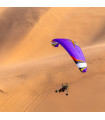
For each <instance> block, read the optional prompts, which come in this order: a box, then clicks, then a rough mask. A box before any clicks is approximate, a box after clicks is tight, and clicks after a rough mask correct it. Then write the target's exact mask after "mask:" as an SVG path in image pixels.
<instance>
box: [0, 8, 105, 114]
mask: <svg viewBox="0 0 105 120" xmlns="http://www.w3.org/2000/svg"><path fill="white" fill-rule="evenodd" d="M104 11H105V8H0V66H1V67H0V111H1V112H3V111H5V112H7V111H10V112H11V111H13V112H15V111H22V112H23V111H27V112H33V111H38V112H50V111H52V112H56V111H58V112H59V111H60V112H62V111H64V112H74V111H75V112H78V111H81V112H85V111H104V112H105V53H104V52H105V41H104V39H105V34H104V32H105V12H104ZM54 38H70V39H72V40H74V41H76V42H77V43H78V44H79V45H80V46H81V48H82V50H83V53H84V55H85V57H86V61H87V65H88V70H87V72H86V73H84V74H83V73H81V72H80V71H79V70H78V68H77V67H76V65H75V63H74V62H73V60H72V59H71V58H70V56H69V55H68V53H67V52H66V51H65V50H64V49H63V48H62V47H61V46H59V48H54V47H52V45H51V43H50V42H51V40H52V39H54ZM66 82H68V84H69V92H68V93H69V95H68V96H66V95H65V93H55V92H54V91H55V90H56V89H57V88H59V87H60V86H61V84H62V83H66Z"/></svg>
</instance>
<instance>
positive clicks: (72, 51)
mask: <svg viewBox="0 0 105 120" xmlns="http://www.w3.org/2000/svg"><path fill="white" fill-rule="evenodd" d="M51 43H52V45H53V46H54V47H58V46H59V44H60V45H62V46H63V47H64V48H65V50H66V51H67V52H68V53H69V55H70V56H71V57H72V59H73V60H74V62H75V63H76V65H77V67H78V68H79V69H80V71H81V72H83V73H84V72H86V71H87V64H86V60H85V57H84V55H83V52H82V50H81V48H80V47H79V46H78V44H77V43H76V42H74V41H73V40H70V39H62V38H59V39H58V38H57V39H53V40H52V41H51Z"/></svg>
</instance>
